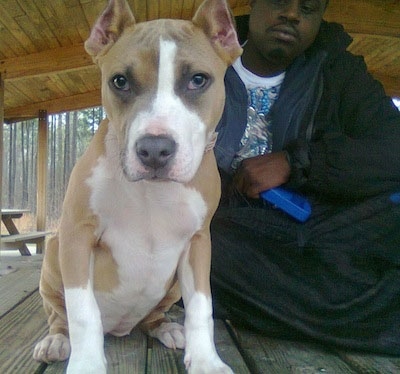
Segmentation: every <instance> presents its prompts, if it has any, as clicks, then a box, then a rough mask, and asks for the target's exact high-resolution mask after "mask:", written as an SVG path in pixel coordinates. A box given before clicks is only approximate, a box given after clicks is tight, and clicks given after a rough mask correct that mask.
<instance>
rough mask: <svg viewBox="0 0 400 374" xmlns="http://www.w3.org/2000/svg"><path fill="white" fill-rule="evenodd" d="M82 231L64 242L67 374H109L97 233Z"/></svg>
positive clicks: (62, 252)
mask: <svg viewBox="0 0 400 374" xmlns="http://www.w3.org/2000/svg"><path fill="white" fill-rule="evenodd" d="M80 231H81V232H80V233H79V232H78V233H77V232H75V233H74V235H73V236H72V237H71V236H70V237H69V238H68V237H67V238H63V237H61V238H60V239H61V243H62V245H61V248H60V265H61V272H62V278H63V283H64V293H65V306H66V311H67V319H68V330H69V337H70V344H71V356H70V359H69V363H68V368H67V373H68V374H71V373H73V374H75V373H106V359H105V356H104V335H103V327H102V322H101V315H100V310H99V307H98V305H97V302H96V299H95V296H94V289H93V267H94V254H93V247H94V245H93V243H94V239H93V233H92V230H90V229H89V228H88V227H85V229H82V230H80ZM63 239H64V240H63Z"/></svg>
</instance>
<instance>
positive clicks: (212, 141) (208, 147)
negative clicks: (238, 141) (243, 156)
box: [204, 131, 218, 153]
mask: <svg viewBox="0 0 400 374" xmlns="http://www.w3.org/2000/svg"><path fill="white" fill-rule="evenodd" d="M217 138H218V133H217V132H215V131H214V132H213V133H212V134H211V136H210V140H209V142H208V144H207V145H206V148H205V149H204V153H207V152H209V151H211V150H213V149H214V146H215V143H216V142H217Z"/></svg>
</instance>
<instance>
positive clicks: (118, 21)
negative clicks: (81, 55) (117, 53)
mask: <svg viewBox="0 0 400 374" xmlns="http://www.w3.org/2000/svg"><path fill="white" fill-rule="evenodd" d="M134 24H135V18H134V17H133V14H132V12H131V9H130V8H129V5H128V3H127V2H126V0H109V2H108V5H107V8H106V9H105V10H104V12H103V13H102V14H101V16H100V17H99V18H98V19H97V21H96V23H95V25H94V26H93V29H92V31H91V33H90V36H89V38H88V39H87V40H86V42H85V49H86V52H87V53H89V55H91V56H92V57H93V58H95V57H98V56H99V55H101V54H104V53H105V52H106V51H107V50H108V49H109V48H110V47H111V46H112V45H113V44H114V43H115V41H116V40H117V39H118V38H119V37H120V36H121V34H122V32H123V31H124V29H125V28H127V27H129V26H132V25H134Z"/></svg>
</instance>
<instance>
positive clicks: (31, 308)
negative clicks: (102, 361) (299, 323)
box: [0, 256, 400, 374]
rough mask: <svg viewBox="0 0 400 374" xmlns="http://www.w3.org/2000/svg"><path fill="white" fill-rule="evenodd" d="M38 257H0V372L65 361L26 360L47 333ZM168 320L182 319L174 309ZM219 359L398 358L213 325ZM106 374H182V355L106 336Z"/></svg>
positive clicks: (312, 366) (315, 365)
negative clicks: (340, 349)
mask: <svg viewBox="0 0 400 374" xmlns="http://www.w3.org/2000/svg"><path fill="white" fill-rule="evenodd" d="M40 265H41V257H40V256H32V257H29V258H27V257H4V256H2V257H0V274H1V275H0V300H1V301H0V373H2V374H6V373H13V374H14V373H15V374H17V373H18V374H20V373H24V374H25V373H29V374H30V373H46V374H50V373H63V372H64V371H65V363H57V364H52V365H46V364H41V363H37V362H35V361H34V360H33V359H32V349H33V346H34V344H35V343H36V342H37V341H38V340H39V339H41V338H42V337H43V336H44V335H45V334H46V331H47V325H46V318H45V315H44V312H43V309H42V302H41V298H40V296H39V293H38V291H37V289H38V282H39V275H40ZM172 317H173V318H176V319H180V318H182V313H181V311H180V310H179V309H175V310H174V311H173V312H172ZM215 340H216V344H217V349H218V351H219V354H220V356H221V357H222V359H223V360H224V361H225V362H226V363H228V364H229V365H230V366H231V367H232V369H233V370H234V372H235V373H240V374H242V373H257V374H258V373H260V374H261V373H263V374H265V373H277V374H284V373H302V374H308V373H334V374H338V373H363V374H364V373H368V374H373V373H376V374H386V373H388V374H389V373H390V374H393V373H400V358H393V357H384V356H373V355H363V354H355V353H347V352H343V351H337V350H330V349H327V348H323V347H320V346H316V345H310V344H305V343H301V342H289V341H282V340H276V339H270V338H266V337H263V336H260V335H257V334H255V333H252V332H249V331H245V330H240V329H239V330H238V329H234V328H232V326H230V325H229V324H228V323H226V322H224V321H216V323H215ZM105 350H106V356H107V361H108V372H109V373H138V374H142V373H154V374H157V373H161V374H164V373H171V374H175V373H184V372H185V370H184V365H183V352H182V351H180V350H177V351H173V350H170V349H166V348H164V347H163V346H162V345H161V344H160V343H159V342H158V341H157V340H154V339H151V338H148V337H147V336H145V335H144V334H142V333H141V332H140V331H137V330H134V331H133V332H132V333H131V335H130V336H128V337H123V338H114V337H109V336H107V337H106V339H105Z"/></svg>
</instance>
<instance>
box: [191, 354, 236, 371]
mask: <svg viewBox="0 0 400 374" xmlns="http://www.w3.org/2000/svg"><path fill="white" fill-rule="evenodd" d="M195 356H196V355H193V357H192V355H191V354H189V353H186V354H185V358H184V363H185V367H186V370H187V372H188V373H189V374H203V373H204V374H206V373H207V374H208V373H212V374H233V371H232V369H231V368H230V367H229V366H228V365H226V364H225V363H223V362H222V360H221V359H220V358H219V357H218V355H216V354H215V355H212V357H207V358H199V357H195Z"/></svg>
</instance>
